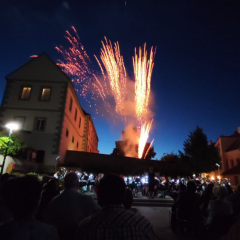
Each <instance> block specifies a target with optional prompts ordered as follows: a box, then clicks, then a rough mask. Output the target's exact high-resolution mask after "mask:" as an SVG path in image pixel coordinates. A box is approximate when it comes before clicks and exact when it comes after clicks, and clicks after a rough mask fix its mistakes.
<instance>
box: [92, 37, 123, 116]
mask: <svg viewBox="0 0 240 240" xmlns="http://www.w3.org/2000/svg"><path fill="white" fill-rule="evenodd" d="M105 41H106V43H104V42H103V41H102V49H101V51H100V59H101V62H100V61H99V60H98V58H97V57H96V56H95V58H96V60H97V62H98V64H99V66H100V69H101V71H102V74H103V77H104V80H105V83H106V84H107V85H109V86H110V89H111V95H113V97H114V101H115V104H116V111H117V112H118V113H120V114H121V113H122V111H123V110H124V109H123V102H124V100H125V99H126V75H127V74H126V69H125V66H124V62H123V57H122V56H121V54H120V47H119V44H118V42H117V43H114V47H113V46H112V43H111V41H108V40H107V38H106V37H105ZM103 67H104V68H103ZM104 69H105V71H104ZM107 89H108V88H107Z"/></svg>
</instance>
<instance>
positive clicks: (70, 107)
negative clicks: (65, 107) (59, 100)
mask: <svg viewBox="0 0 240 240" xmlns="http://www.w3.org/2000/svg"><path fill="white" fill-rule="evenodd" d="M72 104H73V100H72V98H70V104H69V111H70V112H71V111H72Z"/></svg>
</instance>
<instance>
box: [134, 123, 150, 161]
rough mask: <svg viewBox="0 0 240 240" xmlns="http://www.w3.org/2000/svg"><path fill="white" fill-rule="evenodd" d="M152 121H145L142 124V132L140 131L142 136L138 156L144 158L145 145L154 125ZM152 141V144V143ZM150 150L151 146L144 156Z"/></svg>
mask: <svg viewBox="0 0 240 240" xmlns="http://www.w3.org/2000/svg"><path fill="white" fill-rule="evenodd" d="M152 122H153V120H152V121H151V122H149V123H147V122H144V124H143V125H142V126H141V132H140V137H139V143H138V158H142V157H143V153H144V150H145V146H146V143H147V140H148V137H149V132H150V129H151V126H152ZM152 143H153V141H152ZM152 143H151V144H150V145H152ZM149 150H150V148H148V150H147V152H146V153H145V155H144V157H146V155H147V153H148V151H149Z"/></svg>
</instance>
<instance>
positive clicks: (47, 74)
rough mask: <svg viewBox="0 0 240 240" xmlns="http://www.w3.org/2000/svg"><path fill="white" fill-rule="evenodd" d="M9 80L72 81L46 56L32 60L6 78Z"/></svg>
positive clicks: (42, 55) (41, 55)
mask: <svg viewBox="0 0 240 240" xmlns="http://www.w3.org/2000/svg"><path fill="white" fill-rule="evenodd" d="M6 79H7V80H31V81H41V82H42V81H48V82H49V81H54V82H59V81H60V82H71V79H70V78H69V77H68V76H67V75H66V74H65V73H64V72H63V71H62V70H61V69H60V68H59V67H58V66H57V65H56V63H55V62H54V61H53V60H52V59H51V58H50V57H49V56H48V55H47V54H46V53H42V54H40V55H39V56H38V57H36V58H33V59H31V60H30V61H28V62H27V63H25V64H23V65H22V66H20V67H19V68H18V69H16V70H15V71H13V72H12V73H10V74H9V75H7V76H6Z"/></svg>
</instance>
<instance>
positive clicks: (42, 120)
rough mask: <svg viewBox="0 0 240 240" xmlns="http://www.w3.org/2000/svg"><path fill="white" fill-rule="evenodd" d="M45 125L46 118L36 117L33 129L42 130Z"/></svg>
mask: <svg viewBox="0 0 240 240" xmlns="http://www.w3.org/2000/svg"><path fill="white" fill-rule="evenodd" d="M45 127H46V119H45V118H36V120H35V127H34V128H35V130H38V131H44V130H45Z"/></svg>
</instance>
